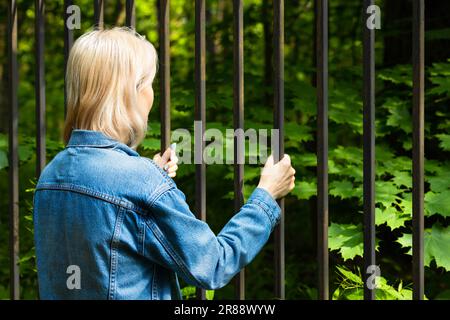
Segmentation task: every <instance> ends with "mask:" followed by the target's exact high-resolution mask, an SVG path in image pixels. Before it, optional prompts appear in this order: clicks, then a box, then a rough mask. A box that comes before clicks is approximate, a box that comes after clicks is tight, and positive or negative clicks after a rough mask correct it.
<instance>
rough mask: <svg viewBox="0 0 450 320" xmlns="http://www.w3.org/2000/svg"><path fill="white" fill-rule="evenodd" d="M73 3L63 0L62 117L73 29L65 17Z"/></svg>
mask: <svg viewBox="0 0 450 320" xmlns="http://www.w3.org/2000/svg"><path fill="white" fill-rule="evenodd" d="M72 5H73V1H72V0H64V117H65V116H66V114H67V88H66V80H65V78H66V70H67V59H68V58H69V53H70V49H72V45H73V30H72V29H69V28H68V26H67V19H68V18H69V13H68V12H67V9H68V8H69V7H70V6H72Z"/></svg>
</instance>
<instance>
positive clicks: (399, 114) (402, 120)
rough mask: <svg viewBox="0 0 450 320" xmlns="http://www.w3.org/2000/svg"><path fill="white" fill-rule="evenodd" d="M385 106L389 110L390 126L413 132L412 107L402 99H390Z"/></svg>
mask: <svg viewBox="0 0 450 320" xmlns="http://www.w3.org/2000/svg"><path fill="white" fill-rule="evenodd" d="M384 108H386V109H387V110H388V111H389V113H390V114H389V116H388V118H387V122H386V124H387V125H388V126H391V127H394V128H399V129H401V130H403V131H404V132H406V133H411V132H412V120H411V114H410V111H409V110H410V107H409V106H408V105H407V104H406V103H405V102H404V101H402V100H397V99H388V100H387V101H386V102H385V104H384Z"/></svg>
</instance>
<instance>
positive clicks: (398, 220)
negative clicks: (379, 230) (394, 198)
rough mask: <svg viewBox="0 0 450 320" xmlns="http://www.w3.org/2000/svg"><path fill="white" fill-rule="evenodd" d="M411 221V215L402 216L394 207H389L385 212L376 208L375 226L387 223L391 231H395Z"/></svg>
mask: <svg viewBox="0 0 450 320" xmlns="http://www.w3.org/2000/svg"><path fill="white" fill-rule="evenodd" d="M410 219H411V217H410V216H409V215H405V214H402V213H401V212H399V211H397V209H396V208H394V207H392V206H390V207H387V208H386V209H384V210H383V209H380V208H375V224H376V225H377V226H378V225H381V224H384V223H386V225H387V226H388V227H389V228H391V230H394V229H397V228H400V227H403V226H404V225H405V222H406V221H408V220H410Z"/></svg>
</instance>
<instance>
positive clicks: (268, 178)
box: [258, 154, 295, 199]
mask: <svg viewBox="0 0 450 320" xmlns="http://www.w3.org/2000/svg"><path fill="white" fill-rule="evenodd" d="M294 187H295V169H294V168H292V166H291V158H290V157H289V155H287V154H285V155H284V157H283V158H282V159H281V160H280V161H279V162H277V163H276V164H274V162H273V156H272V155H271V156H270V157H269V158H268V159H267V161H266V164H265V165H264V168H263V169H262V172H261V178H260V180H259V184H258V188H262V189H264V190H266V191H267V192H268V193H270V194H271V195H272V197H273V198H274V199H279V198H282V197H284V196H285V195H287V194H288V193H289V192H290V191H292V189H294Z"/></svg>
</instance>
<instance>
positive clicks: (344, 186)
mask: <svg viewBox="0 0 450 320" xmlns="http://www.w3.org/2000/svg"><path fill="white" fill-rule="evenodd" d="M330 194H331V195H332V196H335V197H340V198H341V199H347V198H351V197H357V196H358V195H357V193H356V192H355V188H354V187H353V183H352V182H351V181H349V180H346V179H343V180H340V181H332V182H331V183H330Z"/></svg>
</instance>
